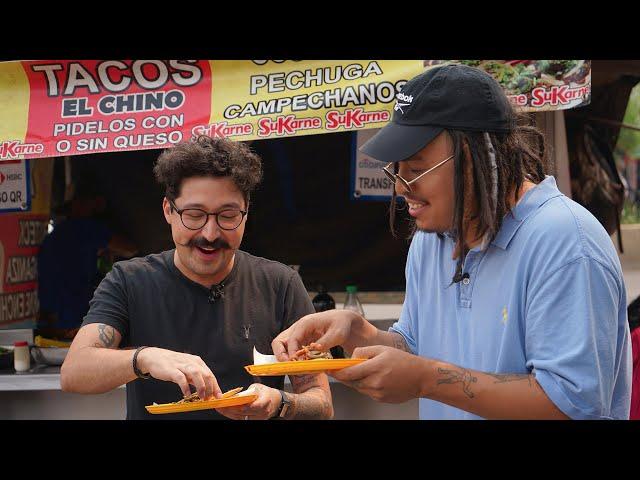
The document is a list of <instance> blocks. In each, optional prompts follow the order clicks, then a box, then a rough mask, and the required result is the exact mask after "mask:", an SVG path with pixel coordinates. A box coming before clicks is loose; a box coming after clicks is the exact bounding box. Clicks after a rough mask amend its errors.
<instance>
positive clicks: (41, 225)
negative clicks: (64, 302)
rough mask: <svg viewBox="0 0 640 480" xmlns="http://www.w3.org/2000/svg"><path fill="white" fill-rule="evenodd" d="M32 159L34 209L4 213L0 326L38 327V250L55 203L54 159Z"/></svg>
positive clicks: (0, 249)
mask: <svg viewBox="0 0 640 480" xmlns="http://www.w3.org/2000/svg"><path fill="white" fill-rule="evenodd" d="M20 163H22V164H24V163H28V170H27V171H29V170H30V175H29V180H28V183H27V185H28V186H27V194H28V198H29V201H28V204H29V205H30V206H31V211H30V212H16V213H3V214H2V215H0V328H35V326H36V321H37V317H38V312H39V301H38V252H39V250H40V244H41V243H42V241H43V239H44V237H45V236H46V235H47V231H48V225H49V209H50V204H51V178H52V175H53V159H39V160H29V161H27V162H25V161H18V162H15V161H14V162H12V163H9V164H7V163H6V162H3V163H0V172H4V171H6V167H8V166H11V165H16V164H20Z"/></svg>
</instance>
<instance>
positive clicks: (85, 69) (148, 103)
mask: <svg viewBox="0 0 640 480" xmlns="http://www.w3.org/2000/svg"><path fill="white" fill-rule="evenodd" d="M21 63H22V64H23V67H24V71H25V72H26V75H27V78H28V81H29V85H30V91H31V97H30V99H29V114H28V125H27V129H26V131H27V135H26V139H25V142H24V143H25V144H27V145H41V146H42V147H40V148H41V151H40V152H39V154H40V155H39V156H42V157H48V156H61V155H78V154H87V153H95V152H108V151H121V150H140V149H145V148H162V147H166V146H167V144H175V143H178V142H180V141H183V139H184V140H187V139H188V138H190V132H191V129H192V128H193V127H195V126H196V125H200V124H202V123H207V122H208V120H209V117H210V105H211V72H210V66H209V62H208V61H206V60H205V61H196V60H192V61H190V60H187V61H182V60H171V61H166V62H165V61H161V60H135V61H126V60H106V61H97V60H79V61H70V60H61V61H52V60H48V61H38V62H21ZM185 134H186V135H188V136H187V137H186V138H185ZM52 139H53V141H51V140H52Z"/></svg>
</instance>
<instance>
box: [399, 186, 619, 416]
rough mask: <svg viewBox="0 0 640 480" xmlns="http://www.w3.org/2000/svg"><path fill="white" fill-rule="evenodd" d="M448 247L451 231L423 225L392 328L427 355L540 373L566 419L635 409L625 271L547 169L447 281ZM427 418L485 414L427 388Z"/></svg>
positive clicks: (485, 368)
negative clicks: (457, 277)
mask: <svg viewBox="0 0 640 480" xmlns="http://www.w3.org/2000/svg"><path fill="white" fill-rule="evenodd" d="M453 247H454V244H453V240H452V238H451V237H450V236H447V235H438V234H435V233H425V232H418V233H416V235H415V236H414V238H413V240H412V242H411V247H410V249H409V255H408V257H407V265H406V282H407V285H406V298H405V302H404V305H403V308H402V313H401V315H400V319H399V320H398V322H396V323H395V324H394V325H393V326H392V327H391V328H390V331H394V332H397V333H399V334H401V335H402V336H403V337H404V338H405V340H406V342H407V344H408V345H409V347H410V348H411V350H412V352H413V353H415V354H418V355H421V356H423V357H428V358H433V359H437V360H442V361H445V362H448V363H452V364H454V365H458V366H460V367H465V368H469V369H473V370H478V371H482V372H487V373H518V374H527V373H531V372H534V373H535V375H536V379H537V381H538V382H539V383H540V385H541V386H542V388H543V389H544V391H545V392H546V394H547V395H548V396H549V398H550V399H551V401H552V402H553V403H554V404H555V405H556V406H557V407H558V408H559V409H560V410H562V411H563V412H564V413H565V414H566V415H568V416H569V417H571V418H574V419H602V418H615V419H626V418H629V409H630V403H631V343H630V335H629V326H628V323H627V309H626V306H627V301H626V293H625V286H624V282H623V279H622V269H621V267H620V262H619V260H618V255H617V253H616V251H615V249H614V247H613V243H612V242H611V239H610V238H609V235H607V232H606V231H605V230H604V228H603V227H602V225H600V223H599V222H598V220H597V219H596V218H595V217H594V216H593V215H591V213H589V212H588V211H587V210H586V209H585V208H583V207H582V206H580V205H579V204H577V203H576V202H574V201H572V200H571V199H569V198H567V197H566V196H564V195H563V194H562V193H561V192H560V191H559V190H558V188H557V186H556V182H555V179H554V178H553V177H547V178H546V179H545V180H544V181H543V182H542V183H540V184H539V185H537V186H536V187H534V188H532V189H531V190H529V191H528V192H527V193H526V194H525V195H524V196H523V197H522V199H521V200H520V201H519V202H518V204H517V205H516V206H515V208H514V209H513V216H512V215H509V214H507V216H506V217H505V219H504V221H503V223H502V227H501V228H500V231H499V232H498V235H497V236H496V238H495V239H494V241H493V242H491V243H490V244H489V246H488V247H487V248H485V249H484V250H481V249H480V248H476V249H474V250H472V251H470V252H469V253H468V255H467V257H466V259H465V264H464V272H468V273H469V279H468V280H467V281H464V283H463V282H459V283H456V284H451V280H452V278H453V274H454V272H455V268H456V262H455V260H452V258H451V255H452V251H453ZM447 387H448V388H450V385H447ZM460 388H461V389H462V385H460ZM420 418H421V419H474V418H480V417H477V416H476V415H473V414H471V413H468V412H465V411H463V410H460V409H457V408H455V407H451V406H449V405H446V404H443V403H440V402H436V401H432V400H428V399H424V398H422V399H420Z"/></svg>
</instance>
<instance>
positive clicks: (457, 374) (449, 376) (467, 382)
mask: <svg viewBox="0 0 640 480" xmlns="http://www.w3.org/2000/svg"><path fill="white" fill-rule="evenodd" d="M438 373H439V374H441V375H443V376H444V377H445V378H442V379H440V380H438V382H437V384H438V385H440V384H441V383H462V391H463V392H464V393H465V395H466V396H467V397H469V398H473V397H474V394H473V392H472V391H471V388H470V387H471V384H472V383H476V382H477V381H478V377H474V376H473V375H471V372H470V371H469V370H466V369H462V370H461V371H458V370H450V369H447V368H438Z"/></svg>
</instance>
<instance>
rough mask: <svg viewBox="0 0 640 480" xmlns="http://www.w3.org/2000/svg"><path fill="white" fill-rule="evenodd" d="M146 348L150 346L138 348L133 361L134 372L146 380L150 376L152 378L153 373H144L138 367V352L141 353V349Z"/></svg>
mask: <svg viewBox="0 0 640 480" xmlns="http://www.w3.org/2000/svg"><path fill="white" fill-rule="evenodd" d="M145 348H148V347H146V346H145V347H138V348H136V351H135V353H134V354H133V361H132V362H131V363H132V364H133V373H135V374H136V376H137V377H138V378H144V379H145V380H146V379H148V378H151V375H149V374H148V373H142V372H141V371H140V369H139V368H138V354H139V353H140V351H141V350H144V349H145Z"/></svg>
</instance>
